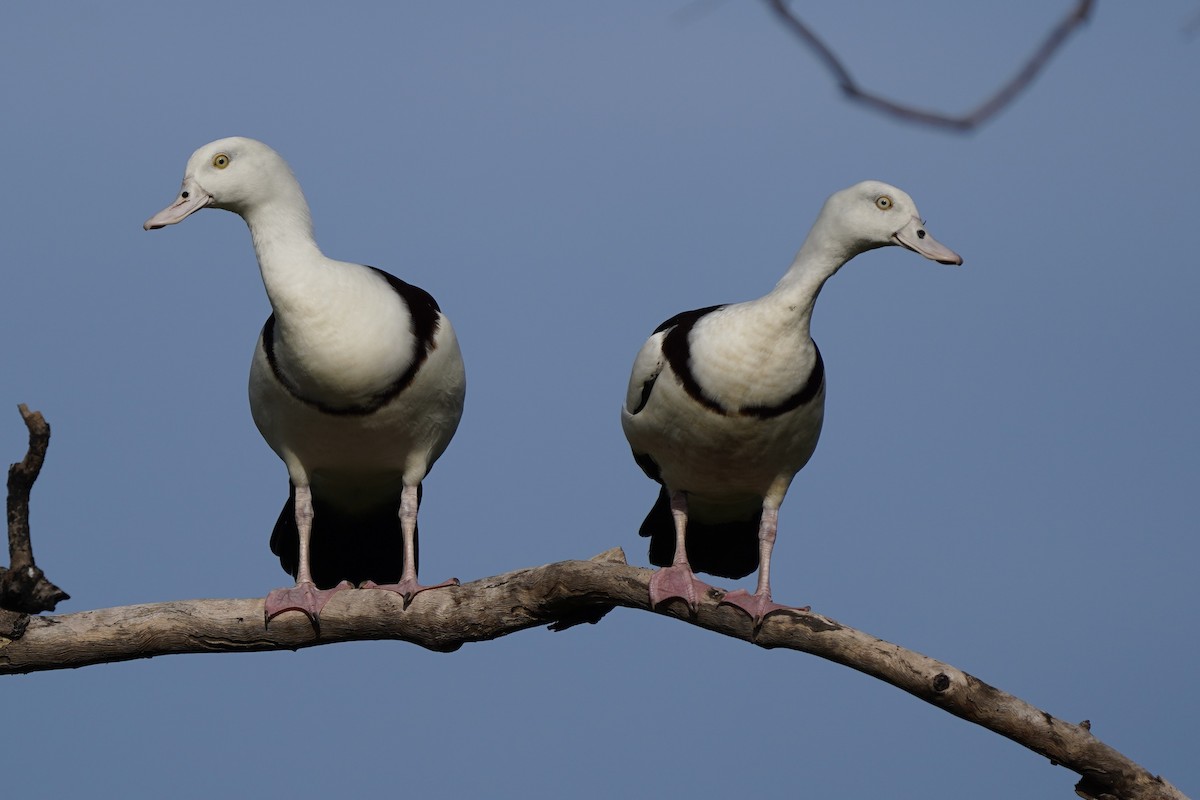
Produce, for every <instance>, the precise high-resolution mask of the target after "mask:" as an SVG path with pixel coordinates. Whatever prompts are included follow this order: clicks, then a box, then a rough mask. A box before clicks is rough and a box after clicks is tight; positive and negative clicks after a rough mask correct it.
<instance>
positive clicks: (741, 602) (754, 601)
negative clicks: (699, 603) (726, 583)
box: [721, 589, 809, 629]
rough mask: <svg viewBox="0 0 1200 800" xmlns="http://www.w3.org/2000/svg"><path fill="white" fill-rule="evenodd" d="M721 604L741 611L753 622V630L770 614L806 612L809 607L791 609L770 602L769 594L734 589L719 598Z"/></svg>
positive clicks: (790, 607)
mask: <svg viewBox="0 0 1200 800" xmlns="http://www.w3.org/2000/svg"><path fill="white" fill-rule="evenodd" d="M721 603H722V604H728V605H731V606H733V607H734V608H738V609H741V610H742V611H744V612H745V613H746V614H747V615H749V617H750V619H751V620H753V621H754V627H755V629H758V628H760V627H761V626H762V624H763V620H764V619H766V618H767V617H768V616H770V615H771V614H776V613H778V612H780V611H808V610H809V606H804V607H803V608H793V607H792V606H782V605H780V604H779V603H776V602H774V601H773V600H771V595H770V594H769V593H763V594H759V593H757V592H755V593H754V594H750V593H749V592H747V591H746V590H745V589H735V590H734V591H732V592H729V593H728V594H726V595H725V596H724V597H723V598H721Z"/></svg>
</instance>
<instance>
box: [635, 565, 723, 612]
mask: <svg viewBox="0 0 1200 800" xmlns="http://www.w3.org/2000/svg"><path fill="white" fill-rule="evenodd" d="M710 589H712V587H711V586H709V585H708V584H707V583H705V582H704V581H702V580H700V579H699V578H697V577H696V575H695V573H693V572H692V568H691V567H689V566H688V565H687V564H675V565H673V566H670V567H663V568H662V569H660V570H659V571H658V572H656V573H654V575H652V576H651V577H650V607H651V608H658V607H659V605H661V604H662V603H664V602H666V601H667V600H671V599H672V598H676V597H678V598H679V599H680V600H683V601H684V602H685V603H687V604H688V609H689V610H690V611H691V612H692V613H693V614H695V613H696V606H697V604H699V602H700V596H701V595H703V594H705V593H706V592H708V591H709V590H710Z"/></svg>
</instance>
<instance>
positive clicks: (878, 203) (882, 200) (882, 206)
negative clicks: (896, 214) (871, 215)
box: [875, 194, 892, 211]
mask: <svg viewBox="0 0 1200 800" xmlns="http://www.w3.org/2000/svg"><path fill="white" fill-rule="evenodd" d="M875 207H876V208H878V209H879V210H880V211H887V210H888V209H889V208H891V207H892V198H890V197H888V196H887V195H886V194H881V195H879V197H876V198H875Z"/></svg>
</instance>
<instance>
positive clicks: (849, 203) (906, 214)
mask: <svg viewBox="0 0 1200 800" xmlns="http://www.w3.org/2000/svg"><path fill="white" fill-rule="evenodd" d="M820 221H821V222H822V223H825V224H828V225H829V226H830V228H829V229H827V230H828V234H827V235H832V236H835V237H837V238H839V239H841V240H842V241H844V242H845V243H846V244H847V245H849V247H850V249H851V250H852V251H854V252H863V251H866V250H873V249H875V248H876V247H887V246H888V245H900V246H901V247H906V248H908V249H909V250H912V251H913V252H914V253H920V254H921V255H923V256H925V257H926V258H928V259H932V260H933V261H937V262H939V263H941V264H962V263H963V260H962V257H961V256H959V255H958V254H957V253H955V252H954V251H953V250H951V249H950V248H948V247H946V246H945V245H944V244H941V243H940V242H938V241H937V240H936V239H934V238H933V237H932V236H930V235H929V232H928V231H927V230H926V229H925V223H924V222H923V221H922V220H921V214H920V213H919V212H918V211H917V205H916V203H914V202H913V199H912V198H911V197H909V196H908V194H907V193H905V192H904V191H902V190H900V189H897V188H896V187H895V186H891V185H889V184H886V183H883V182H882V181H863V182H862V183H856V184H855V185H853V186H851V187H850V188H849V189H843V190H842V191H840V192H837V193H835V194H834V195H832V196H831V197H830V198H829V199H828V200H826V201H825V207H824V208H823V209H821V217H820Z"/></svg>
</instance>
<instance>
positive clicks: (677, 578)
mask: <svg viewBox="0 0 1200 800" xmlns="http://www.w3.org/2000/svg"><path fill="white" fill-rule="evenodd" d="M687 516H688V511H687V492H675V491H673V492H671V517H672V518H673V519H674V521H675V558H674V559H673V560H672V562H671V566H669V567H663V568H662V569H660V570H659V571H658V572H655V573H654V575H653V576H651V578H650V607H651V608H657V607H658V606H659V605H660V604H661V603H663V602H665V601H667V600H670V599H672V598H675V597H678V598H680V599H681V600H683V601H684V602H685V603H687V604H688V609H689V610H690V611H691V612H692V613H693V614H695V613H696V605H697V603H699V601H700V595H702V594H704V593H705V592H707V591H708V590H709V589H711V588H712V587H711V586H709V585H708V584H707V583H704V582H703V581H701V580H699V579H698V578H697V577H696V575H695V573H694V572H692V566H691V564H689V563H688V557H687V546H686V540H687Z"/></svg>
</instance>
